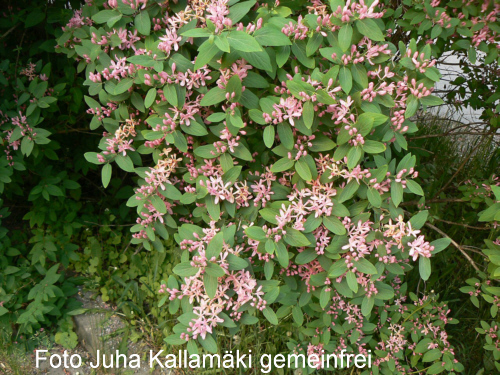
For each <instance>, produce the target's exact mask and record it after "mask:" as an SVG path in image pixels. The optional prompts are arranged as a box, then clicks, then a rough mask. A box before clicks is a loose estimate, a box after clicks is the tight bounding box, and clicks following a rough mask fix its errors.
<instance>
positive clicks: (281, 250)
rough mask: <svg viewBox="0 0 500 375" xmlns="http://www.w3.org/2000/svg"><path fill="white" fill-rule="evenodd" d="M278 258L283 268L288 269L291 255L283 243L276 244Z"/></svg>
mask: <svg viewBox="0 0 500 375" xmlns="http://www.w3.org/2000/svg"><path fill="white" fill-rule="evenodd" d="M276 256H277V257H278V262H279V263H280V265H281V267H285V268H286V267H288V266H289V264H288V263H289V259H290V257H289V255H288V251H287V249H286V246H285V245H284V244H283V242H278V243H277V244H276Z"/></svg>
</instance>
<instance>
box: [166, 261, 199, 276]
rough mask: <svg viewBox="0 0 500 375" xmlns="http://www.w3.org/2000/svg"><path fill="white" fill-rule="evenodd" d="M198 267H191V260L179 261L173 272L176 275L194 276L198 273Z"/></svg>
mask: <svg viewBox="0 0 500 375" xmlns="http://www.w3.org/2000/svg"><path fill="white" fill-rule="evenodd" d="M199 270H200V269H199V268H197V267H193V266H192V265H191V262H182V263H179V264H177V265H176V266H175V267H174V268H173V270H172V271H173V272H174V273H175V274H176V275H179V276H182V277H189V276H194V275H196V274H197V273H198V271H199Z"/></svg>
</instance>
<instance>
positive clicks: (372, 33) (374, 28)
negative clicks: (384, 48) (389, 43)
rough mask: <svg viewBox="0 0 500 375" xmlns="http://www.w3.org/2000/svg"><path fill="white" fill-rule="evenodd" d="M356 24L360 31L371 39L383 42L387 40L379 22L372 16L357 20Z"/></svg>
mask: <svg viewBox="0 0 500 375" xmlns="http://www.w3.org/2000/svg"><path fill="white" fill-rule="evenodd" d="M355 24H356V28H357V29H358V31H359V32H360V33H361V34H363V35H364V36H366V37H368V38H369V39H371V40H374V41H376V42H383V41H384V40H385V38H384V34H383V33H382V30H380V28H379V27H378V25H377V23H376V22H375V21H374V20H372V19H371V18H363V19H362V20H357V21H356V22H355Z"/></svg>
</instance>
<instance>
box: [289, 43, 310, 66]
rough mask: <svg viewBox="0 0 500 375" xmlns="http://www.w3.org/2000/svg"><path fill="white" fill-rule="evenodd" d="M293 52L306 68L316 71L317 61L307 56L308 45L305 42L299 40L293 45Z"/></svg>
mask: <svg viewBox="0 0 500 375" xmlns="http://www.w3.org/2000/svg"><path fill="white" fill-rule="evenodd" d="M292 52H293V54H294V55H295V57H297V59H298V60H299V62H300V63H301V64H302V65H304V66H305V67H306V68H309V69H314V67H315V66H316V61H315V60H314V58H312V57H308V56H307V54H306V43H305V42H304V41H303V40H298V41H296V42H295V43H293V44H292Z"/></svg>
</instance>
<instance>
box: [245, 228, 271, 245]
mask: <svg viewBox="0 0 500 375" xmlns="http://www.w3.org/2000/svg"><path fill="white" fill-rule="evenodd" d="M245 234H246V235H247V236H248V237H249V238H251V239H252V240H256V241H260V242H264V241H266V240H267V236H266V233H265V232H264V230H263V229H262V228H261V227H257V226H251V227H248V228H246V229H245Z"/></svg>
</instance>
